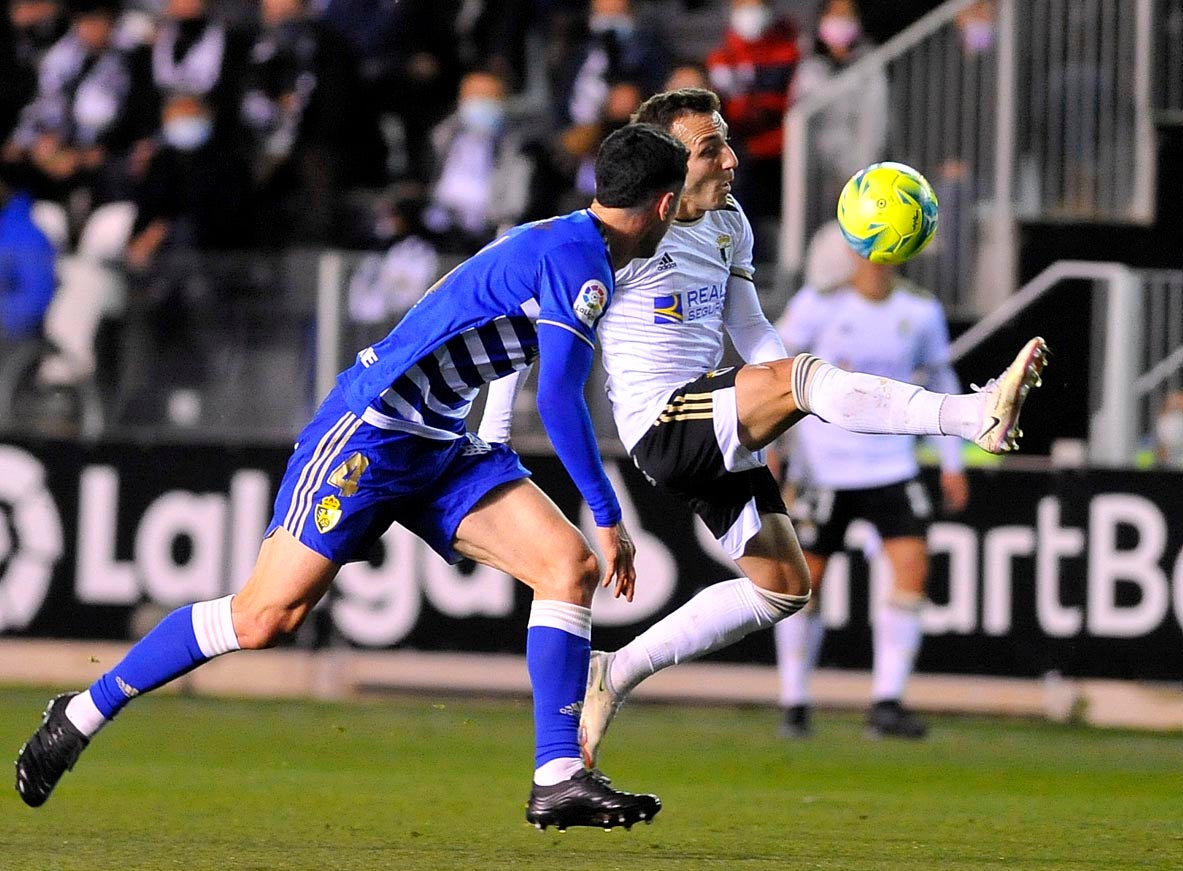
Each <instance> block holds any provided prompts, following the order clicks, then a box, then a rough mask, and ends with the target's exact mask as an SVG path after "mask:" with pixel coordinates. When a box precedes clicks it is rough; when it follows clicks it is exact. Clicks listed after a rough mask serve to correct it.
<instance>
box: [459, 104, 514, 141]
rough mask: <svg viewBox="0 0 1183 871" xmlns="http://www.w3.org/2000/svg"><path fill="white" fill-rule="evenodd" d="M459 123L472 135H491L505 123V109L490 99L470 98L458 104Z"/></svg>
mask: <svg viewBox="0 0 1183 871" xmlns="http://www.w3.org/2000/svg"><path fill="white" fill-rule="evenodd" d="M459 113H460V123H461V124H463V125H464V127H465V129H466V130H471V131H472V132H473V133H486V134H493V133H496V132H497V131H499V130H500V129H501V125H502V123H503V122H504V121H505V109H504V108H503V107H502V105H501V101H500V100H494V99H493V98H492V97H470V98H468V99H467V100H464V101H463V102H461V104H460V109H459Z"/></svg>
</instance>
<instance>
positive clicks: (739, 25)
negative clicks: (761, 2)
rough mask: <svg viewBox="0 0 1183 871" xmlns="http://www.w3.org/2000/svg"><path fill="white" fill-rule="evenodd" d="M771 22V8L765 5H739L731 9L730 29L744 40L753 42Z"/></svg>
mask: <svg viewBox="0 0 1183 871" xmlns="http://www.w3.org/2000/svg"><path fill="white" fill-rule="evenodd" d="M771 24H772V10H771V9H769V8H768V7H767V6H740V7H739V8H738V9H732V10H731V29H732V30H734V31H735V32H736V33H737V34H739V37H740V39H743V40H744V41H746V42H755V41H756V40H757V39H759V38H760V37H761V36H763V35H764V31H766V30H767V29H768V27H769V25H771Z"/></svg>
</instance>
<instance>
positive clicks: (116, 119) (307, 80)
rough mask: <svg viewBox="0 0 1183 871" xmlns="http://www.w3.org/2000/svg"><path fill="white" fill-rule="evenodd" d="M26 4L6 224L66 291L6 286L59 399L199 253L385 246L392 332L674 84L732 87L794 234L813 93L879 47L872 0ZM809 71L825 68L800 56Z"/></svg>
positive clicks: (383, 311) (756, 182)
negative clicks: (860, 3) (807, 105)
mask: <svg viewBox="0 0 1183 871" xmlns="http://www.w3.org/2000/svg"><path fill="white" fill-rule="evenodd" d="M5 11H6V16H5V20H4V21H3V22H0V81H2V82H3V83H4V87H3V88H0V169H2V172H3V175H2V176H0V178H2V180H3V187H0V209H3V210H4V213H3V214H4V218H3V220H4V221H5V222H9V223H12V222H16V223H20V222H22V221H23V222H24V224H27V225H28V232H25V231H24V230H22V231H20V232H19V233H16V234H15V237H14V238H18V239H23V240H25V242H24V243H22V244H29V245H34V247H36V248H37V249H38V250H44V244H45V242H46V241H47V242H48V244H50V245H52V246H53V248H54V249H55V250H56V252H57V255H58V258H57V264H56V272H57V281H58V287H57V290H56V292H54V293H53V294H52V295H51V296H52V299H50V298H49V297H48V296H47V295H46V294H45V293H44V292H43V289H40V288H34V289H32V290H30V291H29V292H28V293H25V294H24V295H23V296H22V295H21V294H19V293H18V292H17V291H15V290H12V289H11V288H10V285H13V284H14V283H16V281H17V279H16V278H15V277H14V276H12V275H3V276H0V304H2V305H3V309H2V310H0V330H2V331H3V333H4V336H5V337H9V336H13V335H16V334H19V333H20V332H21V331H26V332H27V331H28V327H27V324H28V323H30V322H32V323H34V324H36V323H37V322H38V320H39V319H40V320H41V321H42V325H41V326H42V329H43V331H44V334H45V335H46V336H48V337H49V339H50V343H51V349H52V353H49V354H47V355H46V356H45V359H44V360H42V362H41V364H40V371H39V377H40V379H41V380H42V381H43V382H44V383H47V384H60V385H69V384H76V383H78V382H79V381H82V380H85V379H87V378H90V377H92V376H93V374H94V371H95V365H96V363H95V351H94V344H95V333H96V330H97V328H98V325H99V323H100V321H102V319H103V318H105V317H108V316H111V315H119V314H122V313H125V312H126V311H127V310H128V309H131V308H135V306H136V304H137V300H143V299H144V298H149V299H156V300H159V299H162V298H165V297H167V295H168V294H167V293H166V292H163V291H161V289H160V274H161V272H162V270H164V268H165V264H170V263H175V262H176V255H177V254H178V253H181V254H183V253H192V252H198V253H207V252H221V251H228V250H248V251H278V250H289V249H292V248H318V247H332V248H349V249H359V250H369V251H373V252H375V254H374V255H372V257H371V259H370V261H369V262H368V264H367V265H366V268H365V269H363V270H361V271H360V272H359V274H358V275H356V276H354V282H353V283H354V288H353V289H352V291H351V303H350V309H351V312H352V313H353V315H354V317H355V318H357V319H358V320H361V321H364V322H373V323H378V322H380V321H382V320H383V319H389V318H390V317H392V316H395V315H397V314H398V312H399V311H400V310H405V307H406V305H407V304H408V302H409V301H410V300H413V299H414V298H416V297H417V296H418V294H419V293H421V291H422V289H423V287H424V286H426V283H429V282H430V281H431V280H433V276H434V274H436V273H437V272H438V269H439V267H440V265H441V262H442V261H441V259H440V258H441V257H442V258H443V259H444V261H446V260H447V259H448V258H453V257H460V256H463V255H466V254H468V253H471V252H473V251H475V250H477V249H478V248H479V247H480V246H482V245H483V244H485V243H486V242H488V241H489V240H490V239H492V238H493V237H494V236H495V235H496V234H497V233H498V232H499V231H500V230H502V229H504V228H505V227H508V226H510V225H512V224H515V223H519V222H521V221H526V220H531V219H535V218H541V217H546V216H548V215H552V214H556V213H561V212H564V211H568V210H571V209H575V208H580V207H582V206H584V205H586V204H587V203H588V202H590V199H591V196H592V193H593V178H592V165H593V161H594V156H595V153H596V149H597V147H598V145H599V143H600V142H601V141H602V140H603V138H604V137H605V136H606V135H607V134H608V133H610V132H611V131H612V130H614V129H616V128H617V127H619V126H621V125H623V124H626V123H627V122H628V120H629V116H630V114H631V113H632V112H633V111H634V110H635V109H636V107H637V106H638V105H639V104H640V102H641V101H642V100H644V99H645V98H646V97H648V96H649V95H650V94H652V93H655V92H656V91H659V90H662V89H664V88H668V87H682V86H706V87H710V88H713V89H714V90H716V91H717V92H718V93H719V94H720V96H721V97H722V98H723V100H724V112H725V115H726V117H727V119H728V121H729V123H730V125H731V131H732V144H733V146H734V147H735V148H736V150H737V152H738V153H739V156H740V160H741V164H742V166H743V169H742V171H741V173H740V174H739V180H738V187H737V195H738V196H739V198H740V200H741V202H742V203H743V204H744V206H745V208H746V210H747V211H748V213H749V215H750V216H751V217H752V219H753V223H756V224H758V223H759V222H761V221H765V222H768V221H773V220H775V218H776V216H777V215H778V214H779V210H780V202H779V198H780V195H779V191H780V164H781V140H782V134H781V123H782V118H783V115H784V112H785V110H786V107H787V106H788V105H789V100H790V99H791V94H792V93H793V90H794V78H795V76H796V75H797V74H798V73H799V72H802V71H808V70H809V69H813V70H814V72H813V73H812V74H811V80H814V81H815V80H816V79H817V77H818V75H824V74H826V73H827V71H829V70H831V69H832V68H833V67H834V66H835V65H840V64H842V63H845V62H846V61H847V59H849V58H851V57H856V56H858V53H859V52H860V51H862V50H863V48H864V46H865V39H864V37H862V35H861V28H860V22H859V9H858V7H857V6H856V4H855V3H854V2H853V0H844V2H828V3H824V4H821V5H820V6H819V5H818V4H817V3H816V2H815V0H800V2H796V3H794V2H790V0H784V2H773V0H585V2H560V0H259V2H257V3H255V2H249V0H122V2H120V0H7V6H6V10H5ZM686 20H694V21H697V22H699V25H697V26H696V27H686V26H681V27H679V26H678V25H679V22H684V21H686ZM799 21H800V22H808V23H809V25H810V28H809V29H806V30H805V31H804V32H803V31H802V29H801V27H800V26H799V24H798V22H799ZM827 22H828V23H827ZM703 24H706V26H705V27H704V26H703ZM813 55H817V57H818V58H819V64H820V66H817V65H815V67H810V66H809V64H807V63H806V64H803V63H802V59H803V58H807V57H810V56H813ZM800 87H801V88H805V87H808V82H802V84H801V85H800ZM10 215H11V216H10ZM22 226H23V225H22ZM10 235H12V234H10ZM34 237H36V242H35V244H34V243H33V242H29V240H30V239H32V238H34ZM378 252H382V253H378ZM772 254H773V252H772V251H766V252H764V255H765V256H766V257H767V258H769V259H770V258H771V256H772ZM758 256H759V252H758ZM3 268H4V267H3V264H2V263H0V269H3ZM18 296H20V298H21V301H20V302H17V301H15V300H17V297H18ZM30 300H32V302H30ZM30 305H31V306H32V308H31V309H30V308H29V306H30ZM30 318H31V319H32V320H31V321H30Z"/></svg>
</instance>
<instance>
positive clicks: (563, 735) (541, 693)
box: [526, 599, 591, 785]
mask: <svg viewBox="0 0 1183 871" xmlns="http://www.w3.org/2000/svg"><path fill="white" fill-rule="evenodd" d="M590 659H591V609H590V608H585V607H583V606H582V605H573V604H571V603H569V602H559V601H556V600H553V599H535V600H534V604H533V605H532V606H531V608H530V622H529V624H528V628H527V630H526V667H527V669H528V670H529V672H530V684H531V686H532V687H533V689H534V739H535V747H534V764H535V766H536V767H537V768H539V769H542V768H543V766H546V765H547V763H551V762H556V761H557V760H570V761H571V763H570V764H568V763H566V762H563V763H559V769H560V770H562V771H565V770H566V769H574V770H571V771H570V773H569V774H567V777H569V776H570V774H573V773H574V771H575V770H578V768H580V767H582V765H581V763H580V762H579V712H580V709H581V708H582V706H583V693H584V690H585V689H586V687H587V667H588V663H589V661H590ZM547 770H548V771H554V770H556V766H554V765H551V766H547ZM567 777H562V776H559V777H557V779H555V778H552V777H544V778H542V779H550V780H554V782H556V783H557V782H559V781H561V780H566V779H567ZM535 782H536V783H540V785H547V784H542V783H541V779H540V778H539V777H538V776H536V777H535Z"/></svg>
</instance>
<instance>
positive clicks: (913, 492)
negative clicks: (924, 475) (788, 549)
mask: <svg viewBox="0 0 1183 871" xmlns="http://www.w3.org/2000/svg"><path fill="white" fill-rule="evenodd" d="M789 515H790V516H791V517H792V518H793V525H794V526H795V527H796V529H797V538H798V539H800V541H801V547H802V548H803V549H805V550H807V551H809V552H810V553H815V554H818V555H819V556H831V555H833V554H835V553H837V552H838V551H840V550H844V549H845V539H846V528H847V527H848V526H850V522H851V521H852V520H857V519H862V520H866V521H867V522H868V523H870V524H871V525H872V526H874V527H875V529H876V531H877V532H878V533H879V537H880V538H882V539H885V540H886V539H889V538H924V536H925V533H927V532H928V524H929V523H930V522H931V520H932V500H931V499H930V498H929V495H928V490H927V489H926V488H925V486H924V484H923V483H921V481H920V479H919V478H912V479H911V480H908V481H900V482H899V483H898V484H887V485H885V486H882V487H867V488H865V489H862V490H830V489H827V488H824V487H804V488H802V489H801V490H800V491H798V493H797V497H796V498H795V499H794V500H793V508H792V510H791V511H790V512H789Z"/></svg>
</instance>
